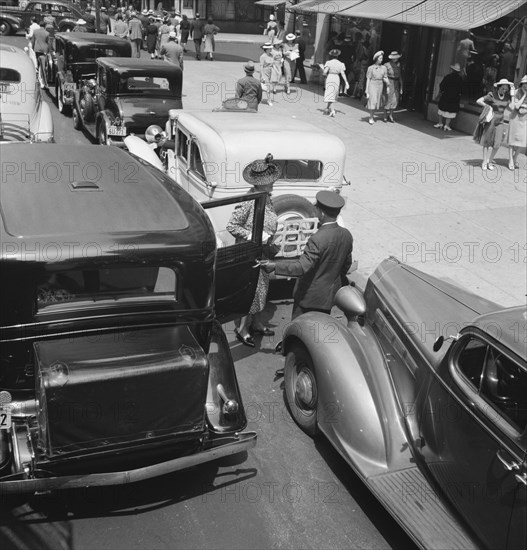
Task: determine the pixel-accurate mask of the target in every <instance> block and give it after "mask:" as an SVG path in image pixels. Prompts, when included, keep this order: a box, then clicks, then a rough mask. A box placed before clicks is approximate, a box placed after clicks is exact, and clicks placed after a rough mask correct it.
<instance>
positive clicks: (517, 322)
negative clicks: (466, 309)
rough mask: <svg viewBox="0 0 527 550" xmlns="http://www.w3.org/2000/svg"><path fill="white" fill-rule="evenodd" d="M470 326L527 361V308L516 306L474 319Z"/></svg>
mask: <svg viewBox="0 0 527 550" xmlns="http://www.w3.org/2000/svg"><path fill="white" fill-rule="evenodd" d="M471 325H472V326H476V327H478V328H480V329H481V330H482V331H483V332H486V333H487V334H489V335H490V336H492V338H494V339H495V340H498V341H499V342H500V343H502V344H503V345H504V346H505V347H507V348H509V349H510V350H511V351H512V352H513V353H515V354H516V355H518V356H519V357H521V358H522V359H523V361H527V307H526V306H516V307H509V308H506V309H502V310H499V311H493V312H492V313H486V314H485V315H480V316H479V317H476V319H474V321H473V322H472V323H471Z"/></svg>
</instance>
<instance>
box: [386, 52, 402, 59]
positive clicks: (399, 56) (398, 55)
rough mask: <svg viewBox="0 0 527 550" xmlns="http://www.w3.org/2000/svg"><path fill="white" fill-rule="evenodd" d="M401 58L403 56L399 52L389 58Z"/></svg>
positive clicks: (393, 53)
mask: <svg viewBox="0 0 527 550" xmlns="http://www.w3.org/2000/svg"><path fill="white" fill-rule="evenodd" d="M401 57H402V55H401V54H400V53H399V52H392V53H391V54H390V55H389V56H388V59H400V58H401Z"/></svg>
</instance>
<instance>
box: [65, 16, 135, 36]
mask: <svg viewBox="0 0 527 550" xmlns="http://www.w3.org/2000/svg"><path fill="white" fill-rule="evenodd" d="M73 32H88V31H87V30H86V21H84V19H77V21H76V22H75V26H74V27H73ZM126 32H127V33H128V26H127V27H126Z"/></svg>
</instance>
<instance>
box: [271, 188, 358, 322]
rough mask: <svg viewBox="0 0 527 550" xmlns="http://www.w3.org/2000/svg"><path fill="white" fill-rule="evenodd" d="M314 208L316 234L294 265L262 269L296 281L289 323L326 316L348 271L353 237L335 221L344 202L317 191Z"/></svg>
mask: <svg viewBox="0 0 527 550" xmlns="http://www.w3.org/2000/svg"><path fill="white" fill-rule="evenodd" d="M316 198H317V203H316V205H315V207H316V210H317V216H318V219H319V220H320V228H319V230H318V231H317V232H316V233H315V234H314V235H312V236H311V238H310V239H309V240H308V242H307V244H306V247H305V249H304V253H303V254H302V256H300V258H299V259H298V260H297V261H295V262H290V261H287V260H285V261H284V260H282V261H277V262H269V263H267V264H263V265H262V267H263V269H264V270H265V271H267V272H268V273H270V272H272V271H275V272H276V274H277V275H284V276H286V277H298V278H299V279H298V281H297V283H296V286H295V291H294V294H293V298H294V306H293V314H292V316H291V318H292V319H295V318H296V317H298V316H299V315H301V314H302V313H307V312H308V311H320V312H322V313H327V314H329V313H330V312H331V307H332V306H333V299H334V298H335V294H336V293H337V291H338V290H339V289H340V288H341V287H342V286H343V285H345V284H347V280H346V273H347V272H348V270H349V268H350V267H351V252H352V250H353V237H352V236H351V233H350V232H349V231H348V230H347V229H345V228H343V227H340V226H339V225H338V223H337V217H338V215H339V213H340V210H341V209H342V207H343V206H344V199H343V198H342V197H341V196H340V195H338V194H337V193H334V192H333V191H319V192H318V193H317V197H316Z"/></svg>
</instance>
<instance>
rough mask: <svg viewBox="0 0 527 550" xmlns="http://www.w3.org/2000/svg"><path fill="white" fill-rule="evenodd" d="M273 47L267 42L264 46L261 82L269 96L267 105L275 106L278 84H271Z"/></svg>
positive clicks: (261, 58) (261, 57)
mask: <svg viewBox="0 0 527 550" xmlns="http://www.w3.org/2000/svg"><path fill="white" fill-rule="evenodd" d="M272 49H273V45H272V44H271V43H270V42H266V43H265V44H264V45H263V46H262V50H263V54H262V55H261V56H260V82H261V84H262V90H263V91H264V92H265V93H266V94H267V105H269V107H272V106H273V102H272V96H271V94H274V89H275V86H276V84H271V72H272V70H273V63H274V57H273V54H272V53H271V50H272Z"/></svg>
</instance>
